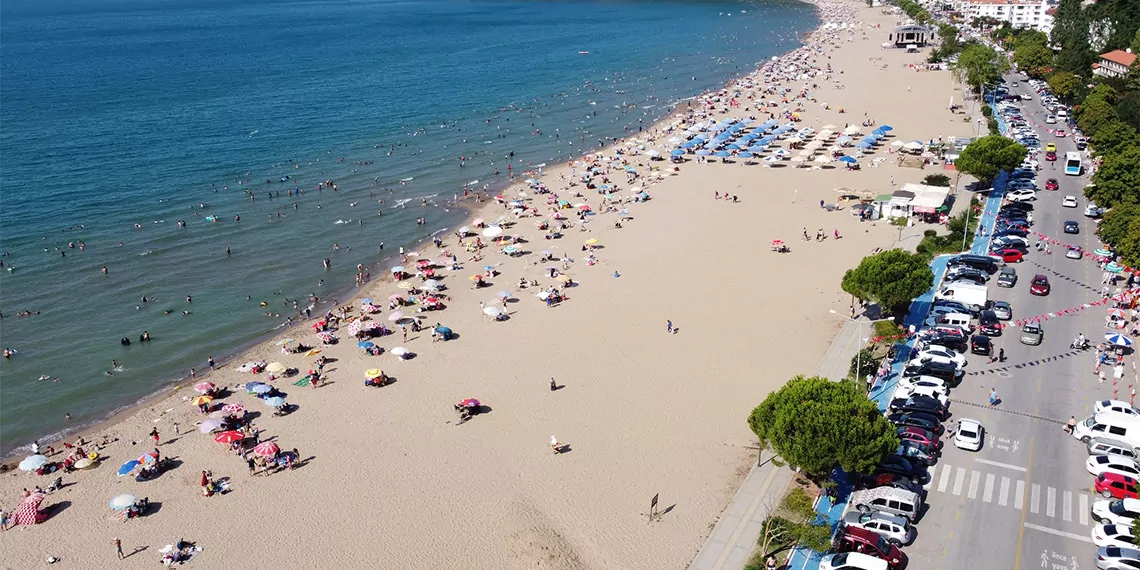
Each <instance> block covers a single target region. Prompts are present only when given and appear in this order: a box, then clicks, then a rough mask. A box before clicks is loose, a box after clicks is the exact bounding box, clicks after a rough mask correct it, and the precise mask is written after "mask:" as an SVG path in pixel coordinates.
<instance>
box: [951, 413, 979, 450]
mask: <svg viewBox="0 0 1140 570" xmlns="http://www.w3.org/2000/svg"><path fill="white" fill-rule="evenodd" d="M985 437H986V428H984V427H982V424H980V423H978V420H971V419H969V418H962V419H960V420H958V431H957V433H955V434H954V447H957V448H958V449H965V450H967V451H978V450H980V449H981V448H982V440H984V439H985Z"/></svg>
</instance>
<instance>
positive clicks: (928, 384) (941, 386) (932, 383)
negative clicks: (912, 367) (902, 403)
mask: <svg viewBox="0 0 1140 570" xmlns="http://www.w3.org/2000/svg"><path fill="white" fill-rule="evenodd" d="M897 386H898V387H900V388H901V387H903V386H905V387H906V388H907V389H908V390H909V389H913V388H920V387H922V388H933V389H935V390H944V391H946V392H947V393H949V390H950V387H949V386H947V385H946V381H945V380H943V379H941V378H936V377H934V376H903V377H902V378H899V382H898V384H897Z"/></svg>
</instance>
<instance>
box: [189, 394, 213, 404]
mask: <svg viewBox="0 0 1140 570" xmlns="http://www.w3.org/2000/svg"><path fill="white" fill-rule="evenodd" d="M213 401H214V398H213V396H198V397H197V398H194V399H193V400H190V403H191V404H194V405H195V406H201V405H202V404H209V403H210V402H213Z"/></svg>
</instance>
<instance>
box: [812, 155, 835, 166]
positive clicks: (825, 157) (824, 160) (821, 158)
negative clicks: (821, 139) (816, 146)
mask: <svg viewBox="0 0 1140 570" xmlns="http://www.w3.org/2000/svg"><path fill="white" fill-rule="evenodd" d="M815 161H816V162H819V163H822V164H827V163H829V162H832V159H831V157H830V156H828V155H826V154H821V155H819V156H817V157H815Z"/></svg>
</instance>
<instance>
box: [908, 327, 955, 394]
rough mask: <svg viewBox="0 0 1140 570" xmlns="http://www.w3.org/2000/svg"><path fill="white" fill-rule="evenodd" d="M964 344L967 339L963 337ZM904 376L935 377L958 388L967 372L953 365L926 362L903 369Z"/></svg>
mask: <svg viewBox="0 0 1140 570" xmlns="http://www.w3.org/2000/svg"><path fill="white" fill-rule="evenodd" d="M961 338H962V342H963V343H965V342H966V341H965V339H966V338H967V337H961ZM902 375H903V376H933V377H935V378H940V379H942V380H943V381H945V382H946V383H947V384H949V385H950V386H957V385H958V384H961V383H962V377H963V376H965V372H964V371H963V370H962V369H961V368H958V367H957V366H954V365H953V364H945V363H941V362H924V363H922V364H921V365H918V366H910V365H908V366H906V367H905V368H903V373H902Z"/></svg>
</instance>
